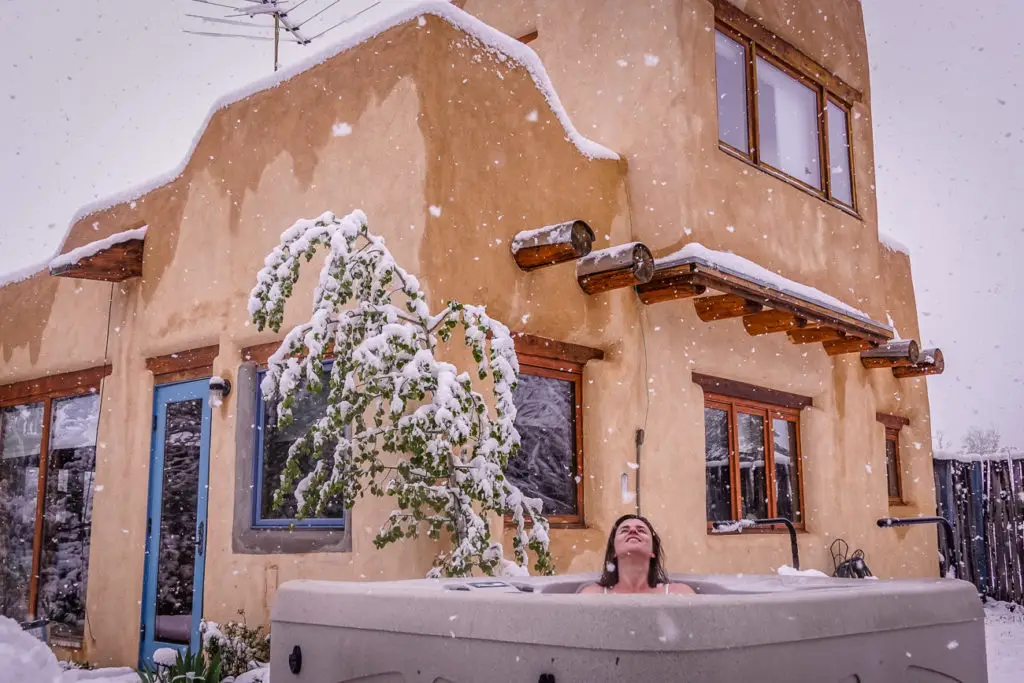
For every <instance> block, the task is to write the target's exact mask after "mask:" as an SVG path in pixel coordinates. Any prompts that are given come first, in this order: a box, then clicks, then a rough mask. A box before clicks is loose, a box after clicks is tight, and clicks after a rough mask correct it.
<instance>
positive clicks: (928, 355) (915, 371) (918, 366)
mask: <svg viewBox="0 0 1024 683" xmlns="http://www.w3.org/2000/svg"><path fill="white" fill-rule="evenodd" d="M945 369H946V361H945V360H944V359H943V358H942V351H941V350H939V349H924V350H922V351H921V357H920V358H919V359H918V361H917V362H916V363H914V364H913V365H911V366H909V367H895V368H893V369H892V374H893V375H894V376H895V377H896V378H897V379H905V378H907V377H925V376H927V375H941V374H942V372H943V371H944V370H945Z"/></svg>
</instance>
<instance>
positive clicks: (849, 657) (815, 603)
mask: <svg viewBox="0 0 1024 683" xmlns="http://www.w3.org/2000/svg"><path fill="white" fill-rule="evenodd" d="M596 578H597V577H596V575H579V574H577V575H569V576H559V577H528V578H522V579H495V580H476V579H465V580H463V579H457V580H455V579H453V580H425V579H424V580H414V581H394V582H380V583H344V582H330V581H290V582H288V583H285V584H283V585H282V586H281V588H280V590H279V591H278V594H277V599H276V600H275V602H274V606H273V610H272V617H271V633H272V638H271V680H273V681H274V683H288V682H290V681H294V682H295V683H305V682H309V683H342V682H344V683H349V682H353V681H359V682H361V683H400V682H401V683H405V682H409V683H413V682H416V683H480V682H488V681H500V682H506V681H507V682H517V681H522V682H524V683H526V682H529V683H537V682H539V683H556V682H557V683H567V682H570V681H571V682H574V683H575V682H579V683H583V682H586V683H600V682H609V683H610V682H612V681H614V682H616V683H619V682H623V681H658V682H673V681H701V682H705V683H716V682H729V683H746V682H747V681H758V682H761V681H786V682H787V683H797V682H805V681H806V682H809V683H819V682H820V683H904V682H905V683H950V682H952V681H958V682H960V683H984V682H985V681H986V680H987V675H986V672H985V632H984V614H983V611H982V607H981V603H980V601H979V599H978V594H977V590H976V589H975V588H974V586H972V585H971V584H969V583H966V582H963V581H954V580H938V579H936V580H896V581H864V580H841V579H831V578H814V577H804V576H774V575H773V576H758V575H751V576H735V575H723V576H712V575H708V576H683V575H673V576H672V580H674V581H683V582H685V583H688V584H689V585H691V586H692V587H693V588H694V589H695V590H696V591H697V593H698V595H696V596H687V595H578V594H577V591H578V590H579V589H580V588H582V587H583V586H585V585H587V584H589V583H592V582H593V581H594V580H596ZM300 659H301V662H300V661H299V660H300ZM293 669H297V673H293Z"/></svg>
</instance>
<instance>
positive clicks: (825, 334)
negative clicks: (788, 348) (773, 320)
mask: <svg viewBox="0 0 1024 683" xmlns="http://www.w3.org/2000/svg"><path fill="white" fill-rule="evenodd" d="M786 336H788V337H789V341H791V342H793V343H794V344H817V343H819V342H827V341H838V340H840V339H845V338H846V333H845V332H843V331H841V330H837V329H835V328H833V327H825V326H822V325H808V326H807V327H803V328H798V329H795V330H789V331H788V332H786Z"/></svg>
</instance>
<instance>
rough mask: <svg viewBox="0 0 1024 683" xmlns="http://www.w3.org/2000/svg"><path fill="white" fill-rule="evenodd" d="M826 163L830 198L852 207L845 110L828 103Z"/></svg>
mask: <svg viewBox="0 0 1024 683" xmlns="http://www.w3.org/2000/svg"><path fill="white" fill-rule="evenodd" d="M828 163H829V180H830V182H831V183H832V198H833V199H835V200H837V201H840V202H842V203H843V204H846V205H847V206H853V176H852V175H851V174H850V138H849V136H848V135H847V128H846V110H844V109H843V108H842V107H838V106H836V105H835V104H833V103H832V102H829V103H828Z"/></svg>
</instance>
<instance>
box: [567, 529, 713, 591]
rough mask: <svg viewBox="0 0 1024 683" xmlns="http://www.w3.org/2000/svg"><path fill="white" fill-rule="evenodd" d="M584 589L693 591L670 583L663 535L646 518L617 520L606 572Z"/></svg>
mask: <svg viewBox="0 0 1024 683" xmlns="http://www.w3.org/2000/svg"><path fill="white" fill-rule="evenodd" d="M580 592H581V593H605V594H607V593H615V594H627V593H651V594H662V595H667V594H691V595H692V594H694V590H693V589H692V588H690V587H689V586H687V585H686V584H685V583H669V580H668V575H667V574H666V573H665V568H664V566H662V555H661V539H660V538H658V534H657V532H655V531H654V527H653V526H651V523H650V522H648V521H647V519H646V518H644V517H640V516H639V515H623V516H621V517H619V518H618V519H617V520H615V524H614V525H613V526H612V532H611V533H610V534H609V535H608V547H607V548H606V549H605V553H604V572H603V573H602V574H601V578H600V579H598V580H597V583H594V584H591V585H589V586H587V587H586V588H584V589H583V590H582V591H580Z"/></svg>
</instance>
